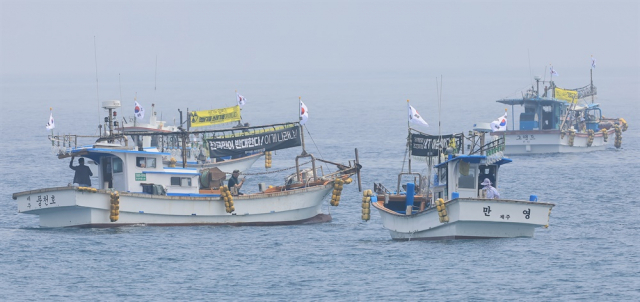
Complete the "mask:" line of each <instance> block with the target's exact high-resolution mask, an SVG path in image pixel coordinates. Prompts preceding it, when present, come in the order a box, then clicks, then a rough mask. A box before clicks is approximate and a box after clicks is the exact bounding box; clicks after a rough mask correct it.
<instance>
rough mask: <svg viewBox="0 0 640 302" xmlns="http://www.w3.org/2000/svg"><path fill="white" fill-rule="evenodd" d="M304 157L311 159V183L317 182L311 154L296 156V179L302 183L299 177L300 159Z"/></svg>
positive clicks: (314, 163) (314, 160)
mask: <svg viewBox="0 0 640 302" xmlns="http://www.w3.org/2000/svg"><path fill="white" fill-rule="evenodd" d="M305 157H311V167H312V169H313V181H316V180H318V175H317V173H316V158H315V157H314V156H313V154H311V153H305V154H300V155H298V156H296V178H297V179H298V182H302V179H300V177H301V176H302V174H301V173H300V159H301V158H305Z"/></svg>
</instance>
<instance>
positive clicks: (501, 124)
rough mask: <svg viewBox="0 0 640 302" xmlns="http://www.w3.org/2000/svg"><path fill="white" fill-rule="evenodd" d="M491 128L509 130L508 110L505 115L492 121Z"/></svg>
mask: <svg viewBox="0 0 640 302" xmlns="http://www.w3.org/2000/svg"><path fill="white" fill-rule="evenodd" d="M491 130H493V131H507V111H506V110H505V111H504V115H503V116H501V117H499V118H498V119H497V120H495V121H493V122H491Z"/></svg>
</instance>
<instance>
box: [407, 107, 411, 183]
mask: <svg viewBox="0 0 640 302" xmlns="http://www.w3.org/2000/svg"><path fill="white" fill-rule="evenodd" d="M407 106H411V105H409V100H407ZM409 114H411V107H409ZM407 132H408V134H407V148H409V173H411V125H409V119H407Z"/></svg>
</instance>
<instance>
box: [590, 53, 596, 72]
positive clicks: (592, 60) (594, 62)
mask: <svg viewBox="0 0 640 302" xmlns="http://www.w3.org/2000/svg"><path fill="white" fill-rule="evenodd" d="M591 68H593V69H596V58H594V57H593V56H591Z"/></svg>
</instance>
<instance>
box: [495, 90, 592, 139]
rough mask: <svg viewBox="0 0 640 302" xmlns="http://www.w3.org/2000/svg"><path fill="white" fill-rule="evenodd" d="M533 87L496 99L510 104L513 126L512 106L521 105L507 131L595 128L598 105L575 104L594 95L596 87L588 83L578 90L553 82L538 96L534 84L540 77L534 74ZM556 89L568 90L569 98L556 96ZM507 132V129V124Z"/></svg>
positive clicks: (513, 113) (580, 130)
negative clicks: (520, 109) (506, 97)
mask: <svg viewBox="0 0 640 302" xmlns="http://www.w3.org/2000/svg"><path fill="white" fill-rule="evenodd" d="M535 80H536V81H537V84H536V87H531V88H530V89H529V90H528V91H527V92H526V93H524V94H523V96H522V98H519V99H502V100H498V101H496V102H498V103H502V104H505V105H510V106H511V112H512V117H511V120H512V121H513V122H512V123H513V125H515V124H516V119H515V111H514V106H516V105H520V106H522V107H523V110H524V111H522V112H520V114H519V119H518V121H519V122H518V124H519V125H518V127H515V126H512V127H511V131H518V130H519V131H533V130H566V129H569V128H571V127H573V128H574V129H575V130H576V131H577V132H586V131H588V130H593V131H598V130H599V128H600V125H599V124H600V119H601V117H602V114H601V111H600V107H599V105H598V104H594V103H593V100H592V103H591V104H587V105H577V103H578V101H579V100H580V99H582V98H586V97H588V96H594V95H596V94H597V89H596V87H595V86H593V85H588V86H585V87H582V88H578V89H571V90H565V89H561V88H557V87H556V86H555V83H554V82H553V81H551V82H550V86H549V87H545V90H544V93H543V94H542V95H540V93H539V91H538V86H539V82H540V78H539V77H536V78H535ZM556 89H559V90H562V91H570V92H572V93H575V94H572V98H568V96H566V95H564V96H560V95H556V93H555V91H556ZM507 131H509V129H508V127H507Z"/></svg>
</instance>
